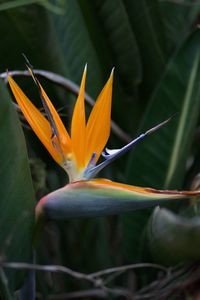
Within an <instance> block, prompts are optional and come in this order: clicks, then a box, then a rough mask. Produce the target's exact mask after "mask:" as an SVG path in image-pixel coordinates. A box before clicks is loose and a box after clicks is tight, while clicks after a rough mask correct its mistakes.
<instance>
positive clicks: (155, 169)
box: [0, 0, 200, 295]
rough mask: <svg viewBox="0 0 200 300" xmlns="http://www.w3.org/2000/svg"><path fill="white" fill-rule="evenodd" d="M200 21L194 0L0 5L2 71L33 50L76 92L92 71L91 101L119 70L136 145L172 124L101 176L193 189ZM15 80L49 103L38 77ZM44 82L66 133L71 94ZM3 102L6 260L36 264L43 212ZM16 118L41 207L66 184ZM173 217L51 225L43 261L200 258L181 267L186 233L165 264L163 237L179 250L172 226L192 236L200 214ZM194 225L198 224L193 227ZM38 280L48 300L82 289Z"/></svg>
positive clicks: (81, 264) (120, 117)
mask: <svg viewBox="0 0 200 300" xmlns="http://www.w3.org/2000/svg"><path fill="white" fill-rule="evenodd" d="M36 2H37V3H36ZM199 12H200V4H199V3H198V2H197V1H194V2H193V1H186V0H182V1H173V0H169V1H168V0H166V1H165V0H163V1H161V0H160V1H159V0H150V1H147V0H140V1H136V0H133V1H132V0H116V1H113V0H103V1H102V0H94V1H87V0H67V1H61V0H60V1H59V0H57V1H56V0H54V1H53V0H52V1H50V0H49V1H28V0H27V1H25V0H24V1H22V0H18V1H14V0H13V1H11V0H9V1H4V0H1V1H0V36H1V44H0V61H1V64H0V72H5V71H6V70H7V69H8V70H10V71H12V70H24V69H25V65H24V59H23V57H22V55H21V54H22V53H25V54H26V56H27V57H28V58H29V59H30V61H31V63H32V64H33V66H34V67H35V68H37V69H43V70H48V71H52V72H55V73H58V74H61V75H63V76H65V77H67V78H69V79H71V80H73V81H74V82H75V83H77V84H79V83H80V79H81V74H82V71H83V68H84V65H85V63H86V62H87V63H88V78H87V85H86V90H87V92H88V93H89V94H90V95H91V96H92V97H93V98H94V99H95V97H96V96H97V95H98V94H99V92H100V90H101V88H102V87H103V85H104V83H105V81H106V80H107V78H108V75H109V73H110V70H111V68H112V67H113V66H115V80H114V92H113V110H112V118H113V120H114V121H115V122H116V123H117V124H118V125H119V126H120V127H121V128H122V129H123V130H124V131H125V132H126V133H127V134H129V136H131V137H135V136H136V134H138V133H141V132H143V131H144V130H146V129H148V128H150V127H152V126H154V125H155V124H157V123H159V122H160V121H163V120H164V119H166V118H168V117H169V116H171V115H174V114H175V116H174V119H173V120H172V121H171V123H170V124H168V125H167V126H166V127H165V128H163V129H161V130H160V131H159V132H157V133H155V134H154V135H153V136H150V137H148V138H147V139H146V140H145V141H144V142H143V143H142V144H140V145H138V146H137V147H136V148H135V149H134V150H133V151H132V152H131V153H129V155H126V156H125V157H123V158H121V159H120V160H119V161H117V162H115V163H113V165H112V166H110V167H108V168H107V169H106V170H105V171H104V172H102V174H101V176H102V177H106V178H109V179H112V180H116V181H121V182H126V183H129V184H135V185H139V186H151V187H154V188H159V189H161V188H167V189H171V188H173V189H188V188H189V187H190V184H191V182H192V180H193V177H194V176H195V175H196V174H197V173H198V172H199V169H198V168H199V166H200V159H199V157H200V156H199V155H200V152H199V151H200V147H199V142H200V137H199V105H200V85H199V82H200V61H199V59H200V57H199V53H200V51H199V50H200V31H199V29H198V28H197V27H198V26H197V25H198V22H199ZM17 81H18V82H20V85H21V86H22V87H23V89H24V90H25V91H26V93H27V95H28V96H29V97H30V98H31V99H32V100H33V102H35V103H36V104H37V105H38V106H41V104H40V100H39V98H38V95H37V93H36V90H35V87H34V84H33V83H32V80H31V79H30V78H24V77H23V78H22V77H20V78H17ZM41 82H42V83H43V85H44V86H45V89H46V91H47V93H48V94H49V96H50V98H51V99H52V102H53V103H54V104H55V106H56V107H57V108H62V113H63V115H64V117H63V120H64V122H65V124H69V120H71V113H72V110H73V106H74V99H75V98H74V96H72V95H71V93H70V92H69V91H66V90H65V89H64V88H62V87H60V86H57V85H55V84H54V85H53V84H52V83H50V82H48V80H45V79H44V78H43V79H41ZM0 94H1V100H0V103H1V105H0V107H1V109H0V136H1V140H2V141H3V143H2V144H1V148H2V149H1V155H0V161H1V167H0V175H1V176H0V177H1V181H0V196H1V202H0V207H1V210H0V211H1V216H0V220H1V221H0V223H1V228H3V229H2V231H1V234H0V241H1V248H0V251H1V255H2V257H4V256H5V255H6V258H7V259H8V260H12V261H14V260H15V261H24V260H25V261H29V258H30V256H31V232H32V230H33V217H34V212H33V206H34V204H35V203H34V200H33V198H34V197H33V191H32V182H31V179H30V175H29V167H28V160H27V156H26V147H25V144H24V140H23V136H22V133H21V129H20V126H19V122H18V120H17V118H16V113H15V112H14V107H11V105H10V102H9V98H10V96H9V95H8V93H7V92H6V91H5V88H4V87H3V84H1V92H0ZM88 109H89V107H88ZM20 120H21V124H22V125H23V127H24V134H25V137H26V145H27V150H28V153H29V158H30V159H31V169H32V170H33V181H34V187H35V194H36V199H37V200H39V198H40V197H41V196H42V194H43V193H47V192H50V191H52V190H55V189H57V188H59V187H61V186H63V185H64V184H66V183H67V178H66V175H65V174H64V172H63V171H62V170H61V169H60V168H59V167H58V166H56V165H55V163H54V162H53V160H52V159H51V158H50V157H49V154H48V153H47V151H46V150H45V149H44V147H43V146H42V145H41V144H40V143H39V142H38V140H37V138H36V137H35V136H34V134H33V133H32V132H31V131H30V130H29V128H27V124H26V123H25V120H24V119H23V118H22V117H20ZM123 145H124V141H123V140H120V139H119V138H117V137H116V136H115V135H114V134H112V133H111V137H110V140H109V144H108V146H109V147H110V148H116V147H121V146H123ZM38 160H39V161H38ZM40 161H41V163H40ZM34 162H35V163H34ZM18 172H19V173H20V174H18ZM168 209H170V210H173V211H174V212H173V217H172V216H171V217H170V212H167V213H166V212H164V211H163V210H158V209H157V210H156V211H155V212H154V213H153V215H152V209H151V210H149V209H148V210H142V211H139V212H134V213H129V214H125V215H123V216H122V217H117V216H112V217H101V218H87V219H84V220H77V219H76V220H70V221H65V222H59V223H51V222H50V223H49V224H47V225H46V226H45V229H44V231H43V236H42V238H41V242H40V245H39V246H38V249H37V261H38V263H42V264H62V265H66V266H68V267H71V268H73V269H76V270H79V271H84V272H93V271H96V270H98V269H103V268H106V267H110V266H116V265H122V264H127V263H133V262H136V261H144V260H145V261H149V262H150V261H155V262H156V261H158V262H162V263H163V264H166V263H167V264H172V263H173V264H174V263H177V262H180V261H182V260H191V259H196V258H197V257H196V250H195V253H194V252H192V251H188V252H187V251H186V252H185V253H184V255H182V256H180V257H179V258H177V257H178V256H177V253H178V252H180V251H181V248H182V247H187V245H188V239H187V237H188V235H187V234H188V227H187V226H186V227H187V228H186V229H187V230H186V231H187V234H186V239H184V236H185V235H184V234H183V240H181V243H180V244H179V245H180V247H179V245H175V246H174V248H173V247H172V248H171V247H170V249H173V250H171V251H172V253H170V255H169V257H168V254H169V251H170V249H169V248H168V246H169V244H168V240H167V238H166V239H162V240H161V241H160V239H159V238H158V237H159V236H160V235H161V236H165V235H164V232H165V231H163V228H164V229H165V230H166V235H167V234H168V235H169V238H170V237H171V235H170V230H172V231H173V234H174V235H175V237H174V236H173V240H174V243H176V232H175V231H174V230H173V228H172V227H171V226H172V223H170V220H171V218H172V219H173V226H175V227H176V226H177V225H176V224H177V223H176V222H178V226H182V225H181V224H183V225H184V224H186V223H187V222H188V226H189V228H192V225H194V223H195V222H196V223H195V224H199V219H198V215H199V214H198V210H196V211H195V214H194V215H193V216H192V218H190V219H189V218H187V213H186V215H185V216H184V218H185V221H183V219H181V221H180V219H179V218H181V217H180V216H179V214H182V211H183V209H184V210H185V207H180V206H178V207H177V206H170V207H168ZM159 214H160V215H159ZM151 215H152V216H151ZM163 215H164V217H163ZM150 216H151V217H150ZM193 218H197V219H198V221H195V222H194V220H193ZM195 220H196V219H195ZM162 222H163V223H162ZM21 223H23V224H21ZM18 224H19V225H18ZM198 226H199V225H198ZM198 226H197V227H198ZM18 227H20V229H19V228H18ZM181 228H182V229H181V230H183V232H184V228H183V227H181ZM150 229H151V230H150ZM13 234H14V238H13V240H12V237H11V238H10V240H9V241H10V244H9V246H5V245H7V244H6V243H7V238H9V236H10V235H13ZM177 235H179V231H178V230H177ZM199 236H200V229H199V227H198V230H197V233H195V234H194V239H195V241H194V245H198V242H197V241H198V239H199ZM159 243H160V244H159ZM189 243H190V244H192V241H189ZM5 247H7V248H6V249H7V250H6V251H7V252H6V253H5ZM195 247H196V246H195ZM155 249H156V250H155ZM157 249H158V250H157ZM156 251H159V258H158V257H157V255H155V253H156ZM176 258H177V259H176ZM198 258H199V257H198ZM8 276H9V277H8V278H9V279H10V282H12V283H11V285H12V287H13V288H17V287H18V286H19V284H22V277H20V276H21V275H20V276H19V277H16V276H14V275H13V272H9V274H8ZM145 276H146V275H145ZM37 277H38V290H39V291H40V293H43V294H44V295H48V294H49V293H59V292H61V291H71V290H76V289H77V290H79V289H81V288H83V287H85V286H84V284H83V283H77V282H74V281H72V280H68V281H67V280H66V277H65V276H61V275H59V276H56V275H55V276H54V275H49V274H48V275H47V276H44V275H43V274H41V273H38V275H37ZM52 280H53V281H52ZM52 282H54V283H52ZM130 286H131V284H130Z"/></svg>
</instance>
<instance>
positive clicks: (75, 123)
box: [71, 66, 87, 168]
mask: <svg viewBox="0 0 200 300" xmlns="http://www.w3.org/2000/svg"><path fill="white" fill-rule="evenodd" d="M86 73H87V66H85V69H84V72H83V76H82V80H81V86H80V91H79V95H78V99H77V101H76V104H75V107H74V112H73V117H72V124H71V140H72V147H73V152H74V155H75V158H76V163H77V167H78V168H82V167H84V166H85V128H86V122H85V100H84V93H85V81H86Z"/></svg>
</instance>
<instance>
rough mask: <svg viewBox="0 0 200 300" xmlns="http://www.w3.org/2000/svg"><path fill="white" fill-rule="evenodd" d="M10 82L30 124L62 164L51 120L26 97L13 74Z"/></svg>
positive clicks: (9, 77)
mask: <svg viewBox="0 0 200 300" xmlns="http://www.w3.org/2000/svg"><path fill="white" fill-rule="evenodd" d="M8 82H9V85H10V88H11V90H12V92H13V95H14V96H15V99H16V101H17V103H18V104H19V106H20V109H21V111H22V112H23V114H24V116H25V118H26V120H27V121H28V123H29V124H30V126H31V128H32V129H33V131H34V132H35V134H36V135H37V136H38V138H39V139H40V140H41V142H42V143H43V145H44V146H45V147H46V149H47V150H48V151H49V153H50V154H51V155H52V157H53V158H54V159H55V161H56V162H57V163H58V164H60V163H61V162H62V156H61V154H60V153H59V152H58V151H57V150H56V149H55V148H54V147H53V145H52V140H51V135H52V130H51V126H50V124H49V122H48V121H47V119H46V118H45V117H44V116H43V115H42V114H41V112H40V111H39V110H38V109H37V108H36V107H35V106H34V105H33V104H32V102H31V101H30V100H29V99H28V98H27V97H26V95H25V94H24V93H23V91H22V90H21V89H20V87H19V86H18V85H17V83H16V82H15V81H14V80H13V79H12V77H11V76H8Z"/></svg>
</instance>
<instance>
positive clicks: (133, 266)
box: [90, 263, 168, 278]
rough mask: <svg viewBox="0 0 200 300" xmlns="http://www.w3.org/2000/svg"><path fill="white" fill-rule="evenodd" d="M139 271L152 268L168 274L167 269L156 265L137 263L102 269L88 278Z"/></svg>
mask: <svg viewBox="0 0 200 300" xmlns="http://www.w3.org/2000/svg"><path fill="white" fill-rule="evenodd" d="M139 268H140V269H141V268H153V269H159V270H162V271H164V272H165V273H167V272H168V270H167V268H165V267H163V266H161V265H158V264H152V263H138V264H131V265H126V266H120V267H114V268H109V269H104V270H101V271H98V272H95V273H91V274H90V277H91V278H96V277H100V276H103V275H108V274H110V273H116V272H120V274H121V273H122V272H126V271H128V270H132V269H139Z"/></svg>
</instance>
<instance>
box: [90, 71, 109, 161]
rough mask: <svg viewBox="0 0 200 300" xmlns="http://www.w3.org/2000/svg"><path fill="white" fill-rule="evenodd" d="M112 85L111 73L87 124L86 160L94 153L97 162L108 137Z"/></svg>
mask: <svg viewBox="0 0 200 300" xmlns="http://www.w3.org/2000/svg"><path fill="white" fill-rule="evenodd" d="M112 84H113V71H112V72H111V75H110V77H109V79H108V81H107V83H106V84H105V86H104V88H103V90H102V91H101V93H100V95H99V96H98V99H97V101H96V103H95V105H94V107H93V109H92V111H91V113H90V116H89V119H88V122H87V126H86V136H87V155H86V156H87V160H89V159H90V158H91V156H92V154H93V153H95V154H96V162H97V160H98V159H99V156H100V155H101V152H102V151H103V149H104V147H105V145H106V143H107V141H108V138H109V135H110V119H111V104H112Z"/></svg>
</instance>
